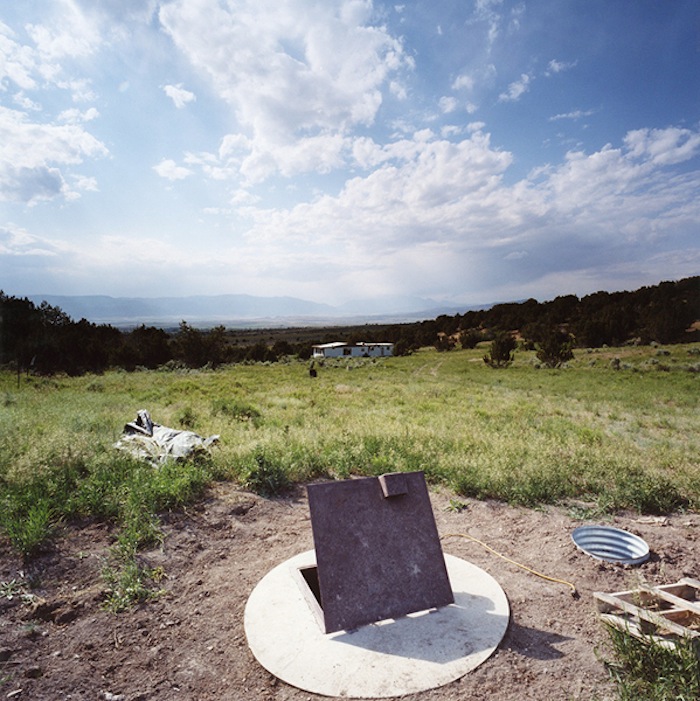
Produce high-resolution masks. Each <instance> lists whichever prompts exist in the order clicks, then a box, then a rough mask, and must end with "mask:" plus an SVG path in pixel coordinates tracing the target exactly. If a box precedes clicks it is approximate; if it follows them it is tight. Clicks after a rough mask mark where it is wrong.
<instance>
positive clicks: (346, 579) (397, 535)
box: [307, 472, 454, 633]
mask: <svg viewBox="0 0 700 701" xmlns="http://www.w3.org/2000/svg"><path fill="white" fill-rule="evenodd" d="M307 491H308V495H309V510H310V512H311V528H312V531H313V537H314V545H315V549H316V563H317V568H318V583H319V589H320V597H321V608H322V610H323V619H324V624H325V632H326V633H332V632H335V631H338V630H352V629H354V628H358V627H359V626H361V625H365V624H367V623H374V622H376V621H380V620H384V619H387V618H398V617H400V616H404V615H406V614H408V613H413V612H415V611H423V610H426V609H431V608H438V607H440V606H446V605H447V604H451V603H453V602H454V596H453V594H452V588H451V586H450V582H449V579H448V576H447V569H446V567H445V559H444V557H443V554H442V548H441V546H440V539H439V536H438V532H437V526H436V525H435V518H434V516H433V511H432V508H431V505H430V498H429V496H428V489H427V486H426V483H425V477H424V475H423V473H422V472H408V473H400V474H391V475H383V476H382V478H376V477H367V478H360V479H350V480H343V481H340V482H324V483H321V484H313V485H309V486H308V488H307Z"/></svg>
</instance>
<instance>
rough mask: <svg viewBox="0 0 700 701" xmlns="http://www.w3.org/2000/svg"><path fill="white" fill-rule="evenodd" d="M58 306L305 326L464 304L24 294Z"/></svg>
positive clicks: (124, 322) (139, 317) (450, 309)
mask: <svg viewBox="0 0 700 701" xmlns="http://www.w3.org/2000/svg"><path fill="white" fill-rule="evenodd" d="M27 298H28V299H29V300H31V301H32V302H33V303H34V304H36V305H39V304H41V303H42V302H46V303H47V304H49V305H51V306H53V307H58V308H60V309H61V310H62V311H63V312H65V313H66V314H67V315H68V316H69V317H71V318H72V319H76V320H80V319H86V320H87V321H90V322H93V323H96V324H111V325H114V326H117V327H128V326H138V325H141V324H146V325H152V326H168V327H170V326H173V325H178V324H179V323H180V322H182V321H186V322H187V323H190V324H192V325H193V326H200V327H203V326H217V325H224V326H243V327H251V326H264V325H275V326H305V325H320V324H323V325H325V324H331V323H333V322H338V323H343V324H345V323H349V322H360V323H363V322H364V323H368V322H374V323H387V322H390V323H401V322H403V321H405V322H411V321H420V320H422V319H428V318H435V317H436V316H439V315H440V314H456V313H461V312H464V311H466V310H467V309H485V308H487V307H488V306H490V305H482V306H476V307H462V306H455V305H441V304H440V303H439V302H436V301H435V300H432V299H424V298H421V297H408V296H406V297H383V298H382V297H380V298H374V299H371V300H349V301H348V302H344V303H343V304H341V305H338V306H334V305H331V304H325V303H321V302H311V301H308V300H303V299H299V298H296V297H289V296H275V297H259V296H255V295H249V294H225V295H190V296H183V297H175V296H164V297H112V296H109V295H51V294H48V295H28V297H27Z"/></svg>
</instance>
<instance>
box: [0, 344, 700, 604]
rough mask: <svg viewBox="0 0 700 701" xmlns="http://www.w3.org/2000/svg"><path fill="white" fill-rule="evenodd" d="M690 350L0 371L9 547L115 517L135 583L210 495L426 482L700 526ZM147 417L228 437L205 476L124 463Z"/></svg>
mask: <svg viewBox="0 0 700 701" xmlns="http://www.w3.org/2000/svg"><path fill="white" fill-rule="evenodd" d="M690 349H691V347H690V346H674V347H670V349H669V350H670V355H664V356H663V358H662V360H663V369H660V368H659V364H658V363H655V362H652V361H655V360H656V359H657V353H658V351H657V350H656V349H654V348H632V347H630V348H624V349H606V350H601V351H598V352H585V351H578V352H577V353H576V358H575V360H574V361H572V362H571V363H569V367H567V368H565V369H558V370H544V369H536V367H535V365H536V359H535V358H534V353H526V352H517V353H516V356H515V362H514V363H513V365H512V366H511V367H509V368H508V369H502V370H495V369H491V368H489V367H487V366H486V365H485V364H484V363H483V360H482V356H483V354H484V348H483V347H482V348H476V349H474V350H471V351H453V352H449V353H437V352H435V351H432V350H430V351H428V350H426V351H421V352H419V353H416V354H415V355H413V356H410V357H406V358H390V359H384V360H377V361H374V360H351V361H343V360H339V361H327V362H326V363H325V364H323V365H321V366H320V367H318V371H319V372H318V377H317V378H310V377H309V374H308V365H307V363H296V362H288V363H278V364H272V365H269V364H260V365H237V366H232V367H226V368H221V369H219V370H217V371H170V372H168V371H152V372H134V373H125V372H109V373H106V374H104V375H101V376H86V377H81V378H67V377H54V378H37V377H22V378H21V379H20V383H19V386H18V384H17V377H16V375H15V374H12V373H9V372H6V373H0V397H2V398H3V400H2V406H0V506H1V508H0V531H2V532H3V533H4V534H5V536H7V537H8V538H9V539H10V540H11V542H12V544H13V545H14V547H15V548H16V549H17V550H18V551H19V552H21V553H22V554H23V555H24V556H25V557H32V556H33V555H35V554H36V553H37V552H39V551H40V549H41V548H42V547H43V546H44V545H45V543H46V542H47V540H48V539H49V538H50V537H51V534H52V533H53V532H54V531H55V529H56V528H58V527H60V525H61V523H63V522H69V521H71V520H74V519H78V518H98V519H102V520H105V521H107V522H109V523H111V524H113V526H114V528H115V529H116V531H117V532H118V534H119V536H118V541H117V546H116V548H117V551H116V554H115V558H116V561H117V562H122V566H121V569H122V570H126V569H128V568H127V567H126V565H125V564H124V563H133V562H135V557H136V556H135V553H136V552H137V551H138V550H139V548H141V547H143V546H144V545H145V544H148V543H154V542H157V540H158V538H159V522H158V514H159V513H162V512H163V511H164V510H167V509H171V508H178V507H179V506H181V505H183V504H186V503H188V502H191V501H192V500H196V499H197V498H198V497H199V496H200V495H201V494H202V493H203V491H204V489H205V488H206V486H207V484H209V483H210V482H211V481H212V480H216V479H226V480H234V481H236V482H238V483H239V484H241V486H243V487H244V488H247V489H251V490H253V491H256V492H259V493H261V494H264V495H265V496H274V495H276V494H280V493H283V492H284V490H285V489H286V488H287V487H289V485H291V484H293V483H297V482H304V481H308V480H311V479H315V478H320V477H323V478H345V477H348V476H350V475H378V474H381V473H383V472H390V471H400V470H423V471H424V472H425V473H426V476H427V478H428V480H429V481H430V482H431V483H433V484H441V485H444V486H446V487H447V488H449V489H451V490H452V491H453V492H454V493H455V497H456V498H459V497H465V496H472V497H477V498H493V499H499V500H503V501H507V502H510V503H513V504H520V505H525V506H536V505H540V504H551V503H566V502H568V501H571V500H577V501H579V502H585V503H587V504H590V505H591V506H590V507H589V508H590V509H591V510H592V511H595V512H597V513H610V512H613V511H615V510H619V509H633V510H637V511H639V512H642V513H665V512H669V511H675V510H679V509H690V510H697V509H698V507H700V464H699V458H698V456H699V455H700V432H699V431H698V430H697V416H698V409H699V406H698V404H699V403H700V399H699V397H700V393H699V392H698V382H699V381H700V375H698V373H697V372H696V371H695V370H697V368H696V367H694V366H693V361H694V360H695V357H696V356H691V355H690V354H689V353H688V351H689V350H690ZM615 358H619V362H618V363H613V364H612V365H611V360H614V359H615ZM613 366H615V367H619V368H621V369H618V370H615V369H613ZM142 408H146V409H148V410H149V411H150V413H151V416H152V417H153V419H154V420H155V421H156V422H158V423H161V424H164V425H166V426H172V427H178V428H180V427H181V428H189V429H192V430H195V431H197V432H199V433H200V434H202V435H210V434H215V433H216V434H220V436H221V441H220V444H219V446H218V447H216V448H215V449H214V451H213V453H212V456H211V458H210V459H208V460H205V461H203V462H202V461H199V462H185V463H177V464H175V463H173V464H168V465H166V466H164V467H162V468H160V469H154V468H152V467H150V466H149V465H147V464H144V463H140V462H138V461H135V460H132V459H130V458H128V457H125V456H124V455H123V454H121V453H118V452H117V451H115V450H114V448H113V444H114V442H115V441H116V440H117V438H118V437H119V435H120V433H121V430H122V428H123V426H124V424H125V423H126V422H127V421H131V420H133V419H134V417H135V416H136V412H137V411H138V410H139V409H142ZM129 567H131V564H129ZM131 574H132V575H134V573H133V572H132V573H131ZM137 574H138V573H137ZM148 576H149V575H147V574H144V577H145V578H147V577H148ZM132 579H134V576H132ZM136 579H137V580H138V579H139V578H138V576H136ZM139 582H140V583H141V584H142V583H143V582H142V580H139ZM139 586H140V584H139ZM139 586H135V587H131V588H132V589H134V590H136V591H140V590H139ZM121 589H122V590H125V589H129V586H127V585H124V586H122V587H121ZM142 593H143V592H141V593H139V594H138V596H141V594H142ZM120 597H121V595H119V596H118V597H117V598H120ZM123 598H124V597H121V598H120V600H122V599H123ZM137 598H138V597H137Z"/></svg>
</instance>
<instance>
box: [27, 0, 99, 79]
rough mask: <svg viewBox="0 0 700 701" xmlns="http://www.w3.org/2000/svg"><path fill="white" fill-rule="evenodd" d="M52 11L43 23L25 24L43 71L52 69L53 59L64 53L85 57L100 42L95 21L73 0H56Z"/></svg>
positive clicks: (60, 57) (70, 55)
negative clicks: (43, 62)
mask: <svg viewBox="0 0 700 701" xmlns="http://www.w3.org/2000/svg"><path fill="white" fill-rule="evenodd" d="M52 9H53V10H54V12H53V13H52V15H51V16H50V17H48V18H47V20H46V22H45V23H44V24H28V25H27V26H26V30H27V33H28V34H29V36H30V37H31V38H32V40H33V41H34V43H35V45H36V47H37V50H38V52H39V54H40V56H41V57H42V59H43V60H44V61H45V62H46V63H45V66H44V71H45V72H46V71H48V72H49V73H52V72H53V70H54V68H55V67H54V66H51V63H50V62H52V61H57V60H60V59H62V58H65V57H85V56H89V55H90V54H92V53H93V52H94V51H95V50H96V48H97V47H98V46H99V45H100V43H101V36H100V31H99V27H98V24H97V23H96V22H95V21H94V20H93V19H92V18H90V17H89V16H88V15H87V14H85V13H84V12H83V11H82V10H81V9H80V7H78V5H77V3H76V2H74V0H57V2H56V3H55V6H54V8H52Z"/></svg>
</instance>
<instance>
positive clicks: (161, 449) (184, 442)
mask: <svg viewBox="0 0 700 701" xmlns="http://www.w3.org/2000/svg"><path fill="white" fill-rule="evenodd" d="M218 440H219V436H218V435H214V436H209V437H208V438H203V437H202V436H200V435H198V434H197V433H194V432H193V431H182V430H177V429H174V428H168V427H167V426H161V425H160V424H157V423H154V422H153V420H152V419H151V415H150V414H149V413H148V411H147V410H146V409H141V410H139V411H138V412H137V416H136V420H135V421H130V422H129V423H128V424H126V426H124V432H123V433H122V436H121V438H120V439H119V440H118V441H117V442H116V443H115V444H114V445H115V448H118V449H119V450H124V451H126V452H127V453H129V454H131V455H133V456H135V457H137V458H140V459H143V460H148V461H149V462H151V463H153V464H154V465H162V464H163V463H164V462H165V461H166V460H181V459H184V458H189V457H192V456H193V455H194V454H196V453H201V452H208V451H209V448H210V447H211V446H212V445H214V444H215V443H216V442H217V441H218Z"/></svg>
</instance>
